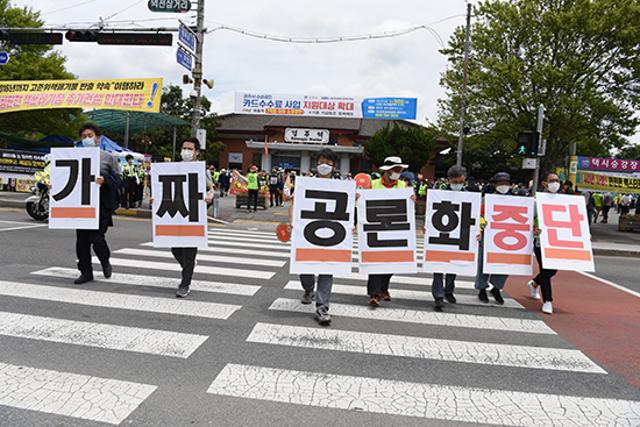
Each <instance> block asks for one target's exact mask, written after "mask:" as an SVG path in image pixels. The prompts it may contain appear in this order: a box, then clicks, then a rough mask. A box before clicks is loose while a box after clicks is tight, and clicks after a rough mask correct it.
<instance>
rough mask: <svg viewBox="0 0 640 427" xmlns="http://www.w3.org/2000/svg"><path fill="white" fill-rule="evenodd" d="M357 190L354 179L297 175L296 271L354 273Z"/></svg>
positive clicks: (293, 255)
mask: <svg viewBox="0 0 640 427" xmlns="http://www.w3.org/2000/svg"><path fill="white" fill-rule="evenodd" d="M355 191H356V185H355V182H354V181H342V180H333V179H323V178H307V177H300V178H297V179H296V191H295V197H294V202H293V216H292V223H293V237H292V244H291V273H292V274H299V273H309V274H350V273H351V266H352V256H353V255H352V254H353V230H352V227H353V223H354V209H355Z"/></svg>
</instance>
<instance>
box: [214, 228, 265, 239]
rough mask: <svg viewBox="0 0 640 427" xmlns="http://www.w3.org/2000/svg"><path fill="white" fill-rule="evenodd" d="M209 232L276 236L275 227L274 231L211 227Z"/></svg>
mask: <svg viewBox="0 0 640 427" xmlns="http://www.w3.org/2000/svg"><path fill="white" fill-rule="evenodd" d="M209 233H225V234H244V235H247V236H268V237H272V236H275V233H276V232H275V227H274V231H257V230H255V231H254V230H242V229H239V228H229V227H209Z"/></svg>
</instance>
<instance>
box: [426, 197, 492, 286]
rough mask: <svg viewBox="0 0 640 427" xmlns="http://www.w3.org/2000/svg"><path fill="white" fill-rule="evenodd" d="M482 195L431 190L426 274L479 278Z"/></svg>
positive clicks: (427, 219) (428, 205)
mask: <svg viewBox="0 0 640 427" xmlns="http://www.w3.org/2000/svg"><path fill="white" fill-rule="evenodd" d="M480 204H481V195H480V193H472V192H467V191H449V190H430V191H429V193H428V194H427V211H426V214H425V233H424V235H425V240H424V250H425V254H424V264H423V270H424V271H426V272H429V273H453V274H461V275H466V276H475V274H476V269H477V266H476V262H477V253H478V240H477V236H478V233H479V232H480Z"/></svg>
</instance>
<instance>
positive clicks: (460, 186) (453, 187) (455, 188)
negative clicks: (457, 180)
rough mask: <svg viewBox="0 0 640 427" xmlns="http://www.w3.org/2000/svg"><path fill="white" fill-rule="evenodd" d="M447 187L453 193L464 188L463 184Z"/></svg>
mask: <svg viewBox="0 0 640 427" xmlns="http://www.w3.org/2000/svg"><path fill="white" fill-rule="evenodd" d="M449 186H450V187H451V189H452V190H453V191H460V190H462V187H464V184H449Z"/></svg>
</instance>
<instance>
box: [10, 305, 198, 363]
mask: <svg viewBox="0 0 640 427" xmlns="http://www.w3.org/2000/svg"><path fill="white" fill-rule="evenodd" d="M0 335H4V336H8V337H19V338H26V339H32V340H41V341H50V342H57V343H64V344H74V345H83V346H88V347H97V348H106V349H111V350H123V351H132V352H135V353H147V354H155V355H159V356H168V357H179V358H183V359H186V358H188V357H189V356H190V355H191V354H192V353H193V352H194V351H196V349H197V348H198V347H200V345H201V344H202V343H203V342H205V341H206V340H207V338H208V336H206V335H195V334H183V333H179V332H171V331H162V330H157V329H146V328H135V327H128V326H118V325H108V324H104V323H93V322H81V321H75V320H65V319H56V318H52V317H41V316H31V315H27V314H19V313H7V312H0Z"/></svg>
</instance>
